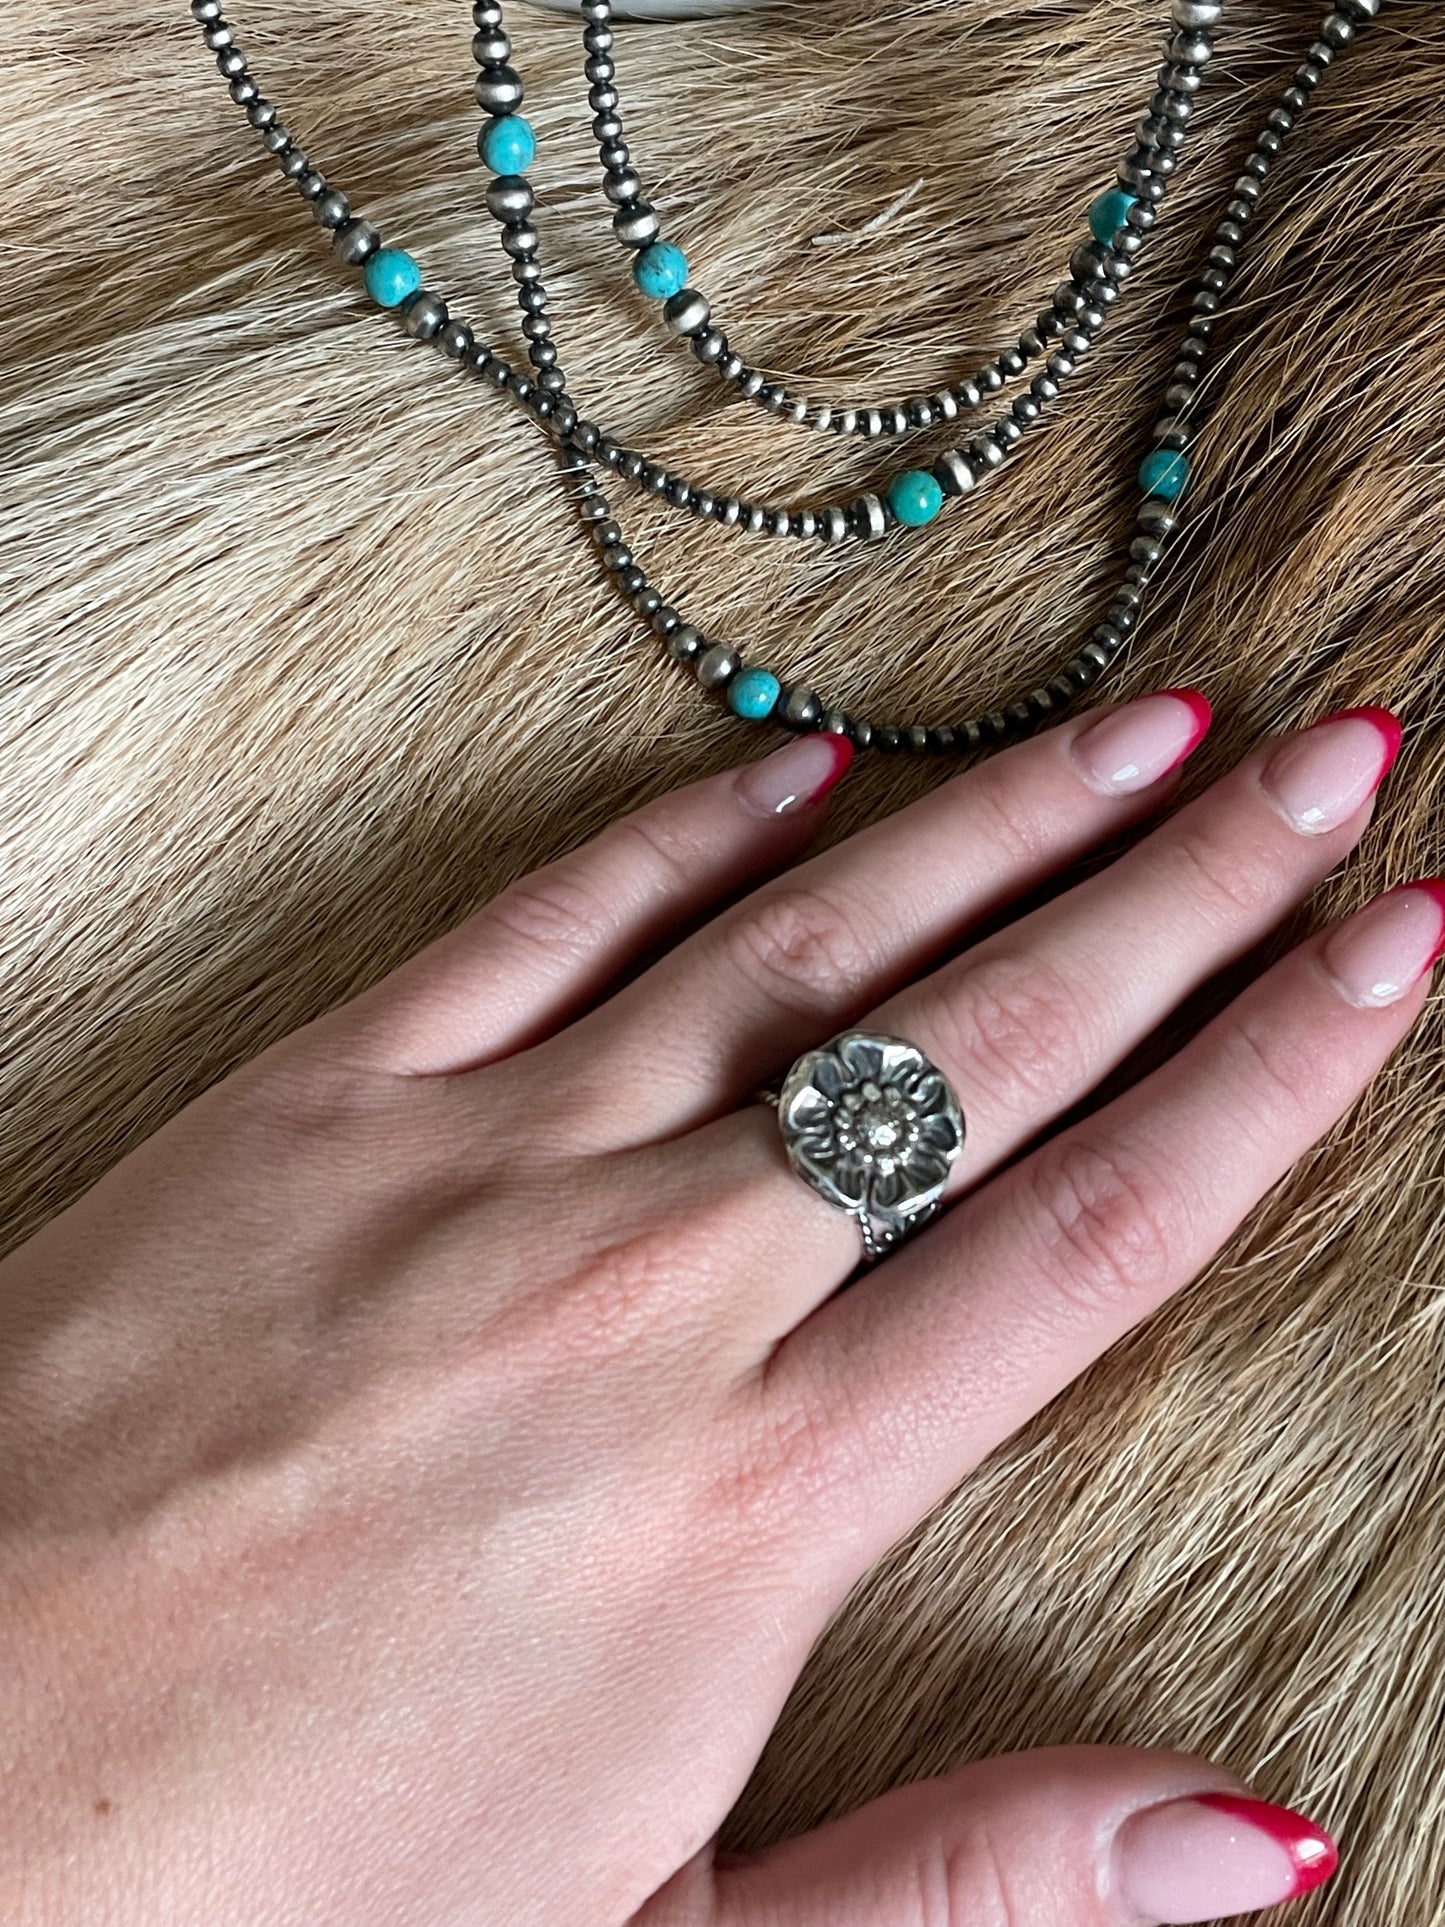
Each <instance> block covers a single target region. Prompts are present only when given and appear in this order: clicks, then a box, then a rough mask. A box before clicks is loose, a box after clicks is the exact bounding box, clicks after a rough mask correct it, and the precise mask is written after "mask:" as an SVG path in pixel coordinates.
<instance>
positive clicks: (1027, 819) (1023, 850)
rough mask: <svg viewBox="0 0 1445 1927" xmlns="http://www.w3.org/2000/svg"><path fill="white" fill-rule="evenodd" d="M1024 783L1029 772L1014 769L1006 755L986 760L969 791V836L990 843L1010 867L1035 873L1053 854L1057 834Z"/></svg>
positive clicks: (975, 840) (1027, 873)
mask: <svg viewBox="0 0 1445 1927" xmlns="http://www.w3.org/2000/svg"><path fill="white" fill-rule="evenodd" d="M1025 783H1026V772H1025V771H1024V770H1022V769H1018V770H1015V769H1011V768H1010V767H1009V764H1008V758H1007V757H1006V756H1004V757H999V758H997V759H996V761H995V762H994V763H993V764H992V765H991V766H990V765H988V764H986V765H985V766H984V768H983V770H981V771H980V772H979V780H978V782H977V784H976V785H974V786H972V787H970V789H969V791H968V811H969V836H970V840H971V841H972V842H973V843H975V844H987V845H991V846H992V847H993V849H994V850H995V852H996V853H997V854H999V855H1001V856H1002V857H1003V858H1004V860H1005V864H1006V865H1007V867H1008V868H1009V869H1011V870H1015V871H1020V872H1022V873H1024V874H1025V875H1032V874H1033V873H1034V872H1035V871H1037V870H1038V869H1039V868H1040V867H1041V866H1042V865H1043V864H1044V863H1045V862H1047V861H1048V860H1049V859H1050V858H1051V856H1052V855H1053V853H1054V850H1055V848H1056V846H1057V842H1058V836H1057V831H1056V830H1054V831H1053V832H1052V833H1051V830H1050V826H1049V825H1048V824H1047V823H1046V822H1045V820H1044V819H1043V817H1042V815H1041V814H1040V812H1039V810H1038V808H1037V805H1036V804H1035V803H1034V802H1033V801H1032V800H1031V795H1030V791H1029V789H1028V788H1027V787H1026V786H1025Z"/></svg>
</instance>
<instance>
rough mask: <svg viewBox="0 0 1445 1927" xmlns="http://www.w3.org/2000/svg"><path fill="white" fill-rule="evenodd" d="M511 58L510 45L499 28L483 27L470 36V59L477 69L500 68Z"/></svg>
mask: <svg viewBox="0 0 1445 1927" xmlns="http://www.w3.org/2000/svg"><path fill="white" fill-rule="evenodd" d="M511 57H512V43H511V41H510V40H508V38H507V36H506V35H505V34H504V33H503V32H502V30H501V28H500V27H483V28H482V29H481V30H480V32H478V33H475V34H473V35H472V59H473V60H475V61H476V63H477V65H478V66H479V67H501V66H503V65H504V64H505V63H506V62H507V61H508V60H510V59H511Z"/></svg>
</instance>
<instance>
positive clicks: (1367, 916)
mask: <svg viewBox="0 0 1445 1927" xmlns="http://www.w3.org/2000/svg"><path fill="white" fill-rule="evenodd" d="M1442 955H1445V878H1442V877H1425V878H1423V879H1422V880H1421V881H1420V882H1418V883H1402V884H1401V885H1400V886H1399V888H1398V889H1395V890H1387V891H1386V892H1385V894H1384V896H1382V897H1376V898H1375V900H1374V902H1373V903H1367V904H1366V905H1365V907H1364V909H1363V910H1357V911H1356V912H1355V914H1354V916H1352V917H1348V918H1347V919H1346V920H1345V922H1344V923H1342V924H1339V925H1338V926H1337V927H1336V928H1335V929H1334V930H1332V931H1331V932H1330V934H1329V936H1328V937H1327V938H1326V939H1325V943H1324V948H1323V950H1322V951H1321V952H1320V956H1321V958H1322V960H1323V962H1324V965H1325V968H1326V969H1327V970H1328V971H1329V973H1330V975H1331V976H1332V977H1333V978H1334V980H1335V982H1336V983H1337V984H1338V985H1339V987H1340V989H1341V991H1342V992H1343V993H1344V995H1345V997H1346V998H1347V999H1348V1000H1349V1002H1350V1003H1352V1004H1358V1005H1360V1006H1361V1008H1363V1009H1374V1010H1378V1009H1380V1008H1382V1007H1383V1006H1384V1005H1385V1004H1393V1003H1398V1002H1399V1000H1400V998H1401V997H1403V996H1404V995H1405V992H1406V991H1407V990H1409V989H1410V987H1411V986H1412V985H1413V984H1417V983H1419V981H1420V979H1421V978H1422V977H1423V976H1424V975H1425V972H1426V971H1427V970H1428V969H1429V968H1430V966H1431V964H1433V963H1434V962H1435V961H1436V959H1437V958H1439V957H1440V956H1442Z"/></svg>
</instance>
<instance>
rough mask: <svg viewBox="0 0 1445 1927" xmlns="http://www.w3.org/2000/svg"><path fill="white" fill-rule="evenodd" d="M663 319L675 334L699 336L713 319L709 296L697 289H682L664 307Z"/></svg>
mask: <svg viewBox="0 0 1445 1927" xmlns="http://www.w3.org/2000/svg"><path fill="white" fill-rule="evenodd" d="M662 313H663V318H664V320H665V321H666V322H667V325H668V327H669V328H671V329H672V330H673V332H674V333H675V334H680V335H698V334H701V333H702V331H703V329H704V328H706V326H707V324H708V322H709V321H710V320H711V318H712V310H711V309H710V308H709V307H708V305H707V296H706V295H705V294H700V293H699V292H698V290H697V289H696V288H680V289H679V290H678V292H677V293H676V294H674V295H672V296H670V297H669V298H668V300H666V301H665V302H664V303H663V306H662Z"/></svg>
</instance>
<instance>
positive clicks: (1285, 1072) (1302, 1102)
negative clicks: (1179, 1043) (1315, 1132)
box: [1229, 1021, 1323, 1145]
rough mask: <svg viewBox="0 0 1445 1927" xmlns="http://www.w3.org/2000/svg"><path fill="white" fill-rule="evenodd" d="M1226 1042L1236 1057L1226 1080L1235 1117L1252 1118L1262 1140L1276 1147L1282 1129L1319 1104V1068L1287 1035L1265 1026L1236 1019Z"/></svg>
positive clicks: (1230, 1053)
mask: <svg viewBox="0 0 1445 1927" xmlns="http://www.w3.org/2000/svg"><path fill="white" fill-rule="evenodd" d="M1229 1044H1230V1050H1229V1055H1230V1056H1231V1057H1232V1058H1233V1059H1234V1060H1235V1062H1234V1064H1233V1066H1232V1070H1231V1075H1230V1078H1229V1083H1230V1084H1231V1086H1232V1087H1233V1092H1232V1096H1233V1102H1232V1104H1231V1109H1232V1110H1233V1112H1234V1115H1235V1117H1236V1118H1238V1117H1239V1116H1240V1115H1241V1113H1242V1114H1243V1115H1244V1116H1247V1117H1249V1118H1251V1119H1253V1120H1254V1123H1255V1127H1256V1129H1257V1131H1258V1133H1259V1135H1260V1137H1261V1138H1262V1139H1263V1140H1264V1141H1265V1142H1267V1143H1270V1144H1273V1145H1278V1143H1279V1142H1280V1138H1281V1133H1282V1132H1284V1133H1288V1132H1290V1131H1291V1130H1292V1129H1293V1127H1295V1126H1296V1125H1298V1124H1299V1123H1300V1121H1301V1120H1303V1119H1305V1118H1306V1117H1308V1116H1309V1115H1310V1113H1311V1111H1312V1109H1315V1108H1318V1103H1319V1097H1320V1093H1321V1088H1322V1081H1323V1080H1322V1079H1321V1076H1320V1071H1319V1067H1318V1065H1317V1064H1315V1065H1312V1064H1311V1063H1310V1062H1309V1061H1308V1059H1307V1057H1305V1056H1303V1055H1302V1054H1301V1053H1300V1052H1299V1051H1298V1050H1297V1049H1296V1048H1294V1047H1293V1044H1292V1042H1291V1040H1290V1038H1289V1037H1288V1036H1287V1035H1281V1034H1279V1033H1277V1032H1275V1031H1272V1030H1270V1029H1268V1028H1267V1027H1266V1026H1264V1025H1260V1024H1254V1023H1249V1022H1244V1021H1240V1022H1238V1023H1236V1024H1235V1026H1234V1028H1233V1030H1232V1032H1231V1034H1230V1039H1229Z"/></svg>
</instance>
